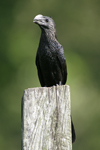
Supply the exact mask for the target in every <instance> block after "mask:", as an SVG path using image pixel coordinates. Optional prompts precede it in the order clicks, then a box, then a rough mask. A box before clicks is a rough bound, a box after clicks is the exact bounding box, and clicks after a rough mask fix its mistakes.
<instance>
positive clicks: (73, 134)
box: [71, 118, 76, 143]
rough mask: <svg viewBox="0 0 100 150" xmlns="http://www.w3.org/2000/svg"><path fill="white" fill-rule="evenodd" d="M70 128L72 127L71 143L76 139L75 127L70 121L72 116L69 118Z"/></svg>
mask: <svg viewBox="0 0 100 150" xmlns="http://www.w3.org/2000/svg"><path fill="white" fill-rule="evenodd" d="M71 129H72V143H74V142H75V140H76V134H75V129H74V124H73V122H72V118H71Z"/></svg>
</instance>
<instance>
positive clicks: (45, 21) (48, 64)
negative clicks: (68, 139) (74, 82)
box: [33, 15, 75, 142]
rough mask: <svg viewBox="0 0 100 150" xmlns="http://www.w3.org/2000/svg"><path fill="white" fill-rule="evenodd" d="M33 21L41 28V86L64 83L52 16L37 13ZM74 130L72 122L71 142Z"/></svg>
mask: <svg viewBox="0 0 100 150" xmlns="http://www.w3.org/2000/svg"><path fill="white" fill-rule="evenodd" d="M33 22H35V23H36V24H38V25H39V26H40V28H41V31H42V32H41V38H40V43H39V47H38V50H37V55H36V66H37V70H38V77H39V80H40V84H41V86H42V87H50V86H53V85H57V84H58V85H64V84H65V83H66V81H67V65H66V60H65V57H64V50H63V47H62V45H61V44H60V43H59V42H58V40H57V36H56V28H55V23H54V21H53V19H52V18H50V17H47V16H43V15H37V16H36V17H35V18H34V20H33ZM74 141H75V130H74V126H73V123H72V142H74Z"/></svg>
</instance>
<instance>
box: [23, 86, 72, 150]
mask: <svg viewBox="0 0 100 150" xmlns="http://www.w3.org/2000/svg"><path fill="white" fill-rule="evenodd" d="M22 150H72V140H71V105H70V87H69V86H68V85H62V86H53V87H39V88H30V89H27V90H25V91H24V94H23V99H22Z"/></svg>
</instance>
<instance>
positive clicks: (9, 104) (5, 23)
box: [0, 0, 100, 150]
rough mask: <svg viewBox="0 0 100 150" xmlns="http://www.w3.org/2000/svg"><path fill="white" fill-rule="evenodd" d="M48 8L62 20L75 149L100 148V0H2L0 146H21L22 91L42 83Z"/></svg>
mask: <svg viewBox="0 0 100 150" xmlns="http://www.w3.org/2000/svg"><path fill="white" fill-rule="evenodd" d="M38 14H43V15H47V16H51V17H52V18H53V19H54V20H55V23H56V28H57V36H58V40H59V42H60V43H61V44H62V45H63V47H64V50H65V56H66V60H67V66H68V81H67V84H69V85H70V88H71V101H72V117H73V121H74V125H75V129H76V134H77V140H76V142H75V144H73V149H74V150H80V149H81V150H84V149H88V150H94V149H100V1H99V0H95V1H94V0H84V1H83V0H82V1H80V0H62V1H61V0H58V1H57V0H49V1H47V0H41V1H40V0H29V1H26V0H20V1H19V0H17V1H12V0H9V1H7V0H5V1H0V149H2V150H6V149H7V150H18V149H21V97H22V95H23V91H24V89H27V88H31V87H39V86H40V84H39V81H38V77H37V70H36V66H35V56H36V51H37V47H38V43H39V38H40V33H41V32H40V29H39V27H38V26H37V25H35V24H34V23H33V18H34V17H35V16H36V15H38Z"/></svg>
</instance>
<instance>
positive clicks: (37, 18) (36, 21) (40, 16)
mask: <svg viewBox="0 0 100 150" xmlns="http://www.w3.org/2000/svg"><path fill="white" fill-rule="evenodd" d="M42 19H43V15H37V16H35V18H34V19H33V22H34V23H37V24H40V23H41V20H42Z"/></svg>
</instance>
